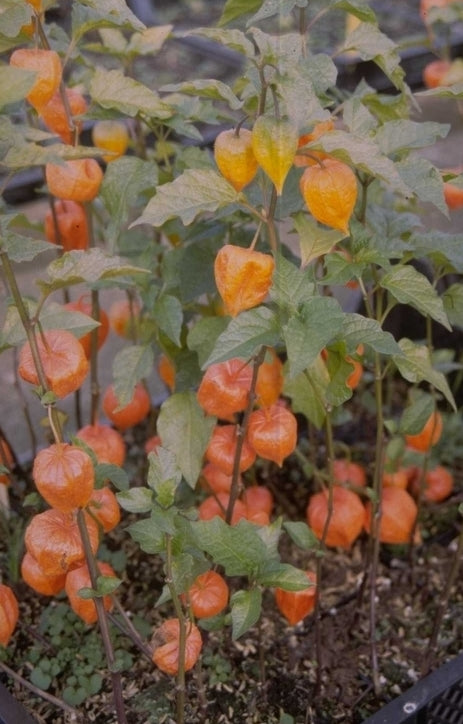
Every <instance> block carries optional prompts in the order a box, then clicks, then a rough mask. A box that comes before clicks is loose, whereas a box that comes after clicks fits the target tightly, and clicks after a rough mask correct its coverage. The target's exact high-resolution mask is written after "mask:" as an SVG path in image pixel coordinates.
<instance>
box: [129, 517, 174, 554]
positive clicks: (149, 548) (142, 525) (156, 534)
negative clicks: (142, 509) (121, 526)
mask: <svg viewBox="0 0 463 724" xmlns="http://www.w3.org/2000/svg"><path fill="white" fill-rule="evenodd" d="M157 523H158V518H157V517H156V516H153V515H151V517H150V518H147V519H144V520H138V521H137V522H136V523H132V524H131V525H129V526H128V527H127V530H128V531H129V534H130V536H131V537H132V538H133V540H134V541H135V542H136V543H138V545H139V546H140V548H141V549H142V551H145V553H162V551H164V549H165V533H164V531H163V530H162V529H161V528H160V527H159V526H158V525H157Z"/></svg>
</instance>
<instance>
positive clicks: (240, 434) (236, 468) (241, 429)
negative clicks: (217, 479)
mask: <svg viewBox="0 0 463 724" xmlns="http://www.w3.org/2000/svg"><path fill="white" fill-rule="evenodd" d="M264 359H265V347H261V348H260V350H259V352H258V353H257V355H256V356H255V357H254V363H253V369H252V378H251V387H250V389H249V397H248V405H247V407H246V410H245V412H244V415H243V419H242V421H241V425H238V426H237V434H236V438H237V439H236V450H235V458H234V460H233V473H232V483H231V487H230V498H229V500H228V506H227V511H226V514H225V521H226V522H227V523H230V522H231V519H232V515H233V508H234V507H235V503H236V501H237V499H238V495H239V492H240V490H239V488H240V485H239V481H240V461H241V452H242V450H243V445H244V440H245V437H246V431H247V428H248V420H249V415H250V414H251V412H252V409H253V407H254V401H255V399H256V384H257V374H258V372H259V367H260V366H261V364H262V362H263V361H264Z"/></svg>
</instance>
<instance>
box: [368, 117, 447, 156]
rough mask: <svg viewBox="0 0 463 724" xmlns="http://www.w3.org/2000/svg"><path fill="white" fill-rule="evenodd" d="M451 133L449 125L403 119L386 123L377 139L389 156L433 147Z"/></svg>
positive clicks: (380, 128) (377, 134)
mask: <svg viewBox="0 0 463 724" xmlns="http://www.w3.org/2000/svg"><path fill="white" fill-rule="evenodd" d="M449 131H450V124H448V123H435V122H434V121H423V122H422V123H417V122H416V121H410V120H408V119H401V120H394V121H388V122H387V123H384V124H383V125H382V126H380V127H379V128H378V130H377V132H376V134H375V138H376V141H377V143H378V144H379V147H380V149H381V151H382V152H383V153H384V154H385V155H386V156H389V155H391V154H393V153H398V152H405V153H408V152H409V151H410V150H411V149H413V148H425V147H426V146H433V145H434V144H435V143H436V142H437V141H438V140H439V139H441V138H445V137H446V136H447V134H448V132H449Z"/></svg>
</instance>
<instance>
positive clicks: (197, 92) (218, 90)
mask: <svg viewBox="0 0 463 724" xmlns="http://www.w3.org/2000/svg"><path fill="white" fill-rule="evenodd" d="M160 90H161V91H163V92H164V93H185V94H186V95H192V96H194V97H195V98H197V97H199V98H209V99H210V100H213V101H224V102H225V103H228V105H229V106H230V108H231V109H232V110H233V111H238V110H239V109H240V108H242V106H243V101H241V100H240V99H239V98H238V97H237V96H236V95H235V94H234V93H233V91H232V89H231V88H230V86H228V85H226V83H223V82H222V81H221V80H215V79H211V80H190V81H184V82H183V83H169V84H168V85H165V86H162V88H161V89H160Z"/></svg>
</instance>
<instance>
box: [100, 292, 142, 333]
mask: <svg viewBox="0 0 463 724" xmlns="http://www.w3.org/2000/svg"><path fill="white" fill-rule="evenodd" d="M140 314H141V304H140V302H139V301H138V300H137V299H130V300H129V299H128V298H127V297H123V298H122V299H116V300H115V301H114V302H112V304H111V306H110V307H109V309H108V317H109V326H110V327H111V329H112V330H113V332H115V333H116V334H117V335H118V336H119V337H123V338H124V339H131V338H132V337H133V334H134V333H135V334H138V332H139V331H140Z"/></svg>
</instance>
